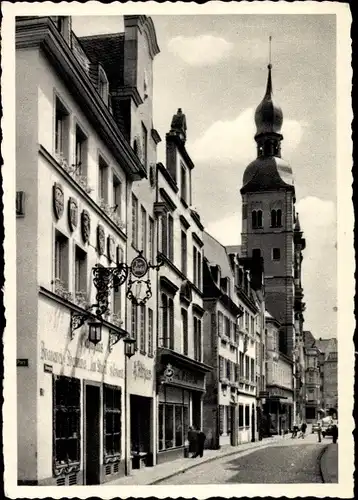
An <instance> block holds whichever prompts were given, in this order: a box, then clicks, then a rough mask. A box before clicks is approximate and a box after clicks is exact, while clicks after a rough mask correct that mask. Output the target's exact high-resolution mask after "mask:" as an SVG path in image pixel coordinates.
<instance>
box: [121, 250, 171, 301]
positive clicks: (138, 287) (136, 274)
mask: <svg viewBox="0 0 358 500" xmlns="http://www.w3.org/2000/svg"><path fill="white" fill-rule="evenodd" d="M157 262H158V264H157V265H152V264H149V263H148V261H147V259H146V258H145V257H144V255H142V252H139V255H137V257H134V259H133V260H132V262H131V264H130V266H129V274H128V276H129V277H128V287H127V298H128V299H129V300H130V301H131V302H132V303H133V304H135V305H141V304H145V303H146V302H147V300H149V299H150V298H151V296H152V288H151V283H150V278H149V270H150V269H156V270H158V269H159V268H160V267H161V266H162V265H163V263H164V262H162V261H161V260H160V259H159V258H158V257H157Z"/></svg>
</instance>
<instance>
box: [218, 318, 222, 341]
mask: <svg viewBox="0 0 358 500" xmlns="http://www.w3.org/2000/svg"><path fill="white" fill-rule="evenodd" d="M218 334H219V337H222V334H223V314H222V313H221V312H218Z"/></svg>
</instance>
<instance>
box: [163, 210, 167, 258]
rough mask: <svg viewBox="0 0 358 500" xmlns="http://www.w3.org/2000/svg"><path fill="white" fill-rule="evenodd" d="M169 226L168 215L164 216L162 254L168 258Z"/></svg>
mask: <svg viewBox="0 0 358 500" xmlns="http://www.w3.org/2000/svg"><path fill="white" fill-rule="evenodd" d="M167 225H168V219H167V215H163V216H162V252H163V254H164V255H166V256H167V255H168V251H167V241H168V238H167V236H168V234H167V231H168V230H167Z"/></svg>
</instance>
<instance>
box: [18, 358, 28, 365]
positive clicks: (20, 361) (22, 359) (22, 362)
mask: <svg viewBox="0 0 358 500" xmlns="http://www.w3.org/2000/svg"><path fill="white" fill-rule="evenodd" d="M16 366H29V360H28V359H24V358H21V359H19V358H18V359H17V360H16Z"/></svg>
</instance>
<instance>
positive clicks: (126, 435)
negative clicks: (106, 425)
mask: <svg viewBox="0 0 358 500" xmlns="http://www.w3.org/2000/svg"><path fill="white" fill-rule="evenodd" d="M127 182H128V181H127ZM128 190H129V186H128V184H127V189H126V200H125V201H126V224H127V243H126V253H125V262H127V260H128V227H129V223H128ZM124 286H126V284H125V285H124ZM126 299H127V296H126V294H125V298H124V300H125V308H124V324H125V330H126V332H127V333H128V310H127V307H128V305H127V300H126ZM127 362H128V360H127V356H126V353H125V349H124V422H125V426H124V474H125V475H126V476H129V475H130V467H129V463H128V458H129V457H128V447H129V443H128V434H129V433H128V401H127V399H128V385H127V379H128V363H127Z"/></svg>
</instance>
